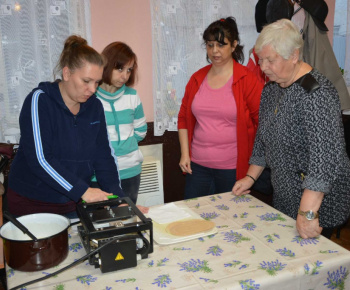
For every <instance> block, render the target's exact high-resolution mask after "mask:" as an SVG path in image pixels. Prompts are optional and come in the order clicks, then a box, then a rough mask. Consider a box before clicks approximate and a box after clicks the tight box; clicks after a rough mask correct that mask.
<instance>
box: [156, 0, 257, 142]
mask: <svg viewBox="0 0 350 290" xmlns="http://www.w3.org/2000/svg"><path fill="white" fill-rule="evenodd" d="M256 3H257V0H214V1H209V0H205V1H203V0H151V13H152V15H151V16H152V43H153V93H154V94H153V96H154V99H153V103H154V134H155V135H156V136H160V135H163V134H164V131H165V130H169V131H176V130H177V115H178V112H179V108H180V105H181V100H182V97H183V94H184V91H185V86H186V84H187V82H188V80H189V78H190V76H191V75H192V74H193V73H194V72H195V71H196V70H198V69H199V68H201V67H203V66H205V65H207V64H208V63H207V61H206V51H205V47H204V46H203V45H202V43H203V39H202V33H203V32H204V30H205V28H206V27H207V26H208V25H209V24H210V23H211V22H213V21H215V20H218V19H220V18H226V17H228V16H233V17H235V18H236V21H237V24H238V30H239V33H240V37H241V44H243V45H244V55H245V64H246V63H247V62H248V59H249V50H250V49H251V48H252V47H253V46H254V43H255V40H256V38H257V36H258V34H257V32H256V27H255V16H254V15H255V5H256Z"/></svg>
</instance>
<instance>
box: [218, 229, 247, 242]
mask: <svg viewBox="0 0 350 290" xmlns="http://www.w3.org/2000/svg"><path fill="white" fill-rule="evenodd" d="M224 241H227V242H229V243H235V244H238V243H240V242H242V241H250V238H248V237H244V236H243V235H242V234H240V233H238V232H234V231H232V230H231V231H229V232H225V233H224Z"/></svg>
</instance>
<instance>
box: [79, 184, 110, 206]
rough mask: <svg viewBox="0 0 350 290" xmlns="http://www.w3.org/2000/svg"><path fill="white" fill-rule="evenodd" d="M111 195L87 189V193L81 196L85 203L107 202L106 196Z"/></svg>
mask: <svg viewBox="0 0 350 290" xmlns="http://www.w3.org/2000/svg"><path fill="white" fill-rule="evenodd" d="M108 195H112V193H107V192H105V191H102V190H101V189H99V188H92V187H89V188H88V189H87V191H85V193H84V194H83V195H82V197H81V198H82V199H83V200H85V201H86V202H87V203H89V202H97V201H103V200H108V198H107V196H108Z"/></svg>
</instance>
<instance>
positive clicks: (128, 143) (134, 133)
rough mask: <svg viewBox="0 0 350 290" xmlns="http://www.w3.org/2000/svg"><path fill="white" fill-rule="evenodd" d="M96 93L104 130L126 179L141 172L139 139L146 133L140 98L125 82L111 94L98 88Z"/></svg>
mask: <svg viewBox="0 0 350 290" xmlns="http://www.w3.org/2000/svg"><path fill="white" fill-rule="evenodd" d="M96 96H97V97H98V99H99V100H100V101H101V102H102V105H103V109H104V111H105V116H106V123H107V131H108V135H109V139H110V141H111V144H112V147H113V149H114V154H115V155H116V156H117V160H118V165H119V174H120V178H121V179H127V178H131V177H134V176H136V175H138V174H140V173H141V164H142V161H143V156H142V153H141V151H140V150H139V146H138V142H140V141H141V140H143V139H144V138H145V136H146V133H147V124H146V118H145V114H144V112H143V107H142V103H141V100H140V97H139V96H138V95H137V92H136V90H134V89H133V88H130V87H127V86H125V85H123V86H122V87H121V88H120V89H119V90H118V91H116V92H115V93H113V94H111V93H109V92H106V91H105V90H103V89H101V88H100V87H98V89H97V92H96ZM95 180H96V179H93V181H95Z"/></svg>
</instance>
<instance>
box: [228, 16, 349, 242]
mask: <svg viewBox="0 0 350 290" xmlns="http://www.w3.org/2000/svg"><path fill="white" fill-rule="evenodd" d="M255 51H256V53H257V55H258V57H259V64H260V67H261V69H262V71H263V72H264V74H265V75H266V76H267V77H268V78H269V79H270V82H269V83H267V84H266V85H265V87H264V90H263V92H262V96H261V105H260V115H259V127H258V132H257V135H256V138H255V144H254V149H253V153H252V156H251V158H250V167H249V170H248V175H249V176H246V177H244V178H242V179H240V180H238V181H237V182H236V184H235V185H234V187H233V189H232V192H233V194H234V195H242V194H246V193H249V189H250V187H251V186H252V185H253V183H254V179H257V178H258V177H259V175H260V173H261V172H262V170H263V168H264V167H265V166H269V167H270V168H271V179H272V185H273V189H274V193H273V205H274V207H275V208H276V209H278V210H280V211H281V212H283V213H284V214H286V215H288V216H290V217H292V218H294V219H296V228H297V230H298V232H299V234H300V236H301V237H302V238H304V239H305V238H313V237H316V236H318V235H319V234H321V233H322V235H324V236H326V237H328V238H330V237H331V235H332V232H333V229H334V227H336V226H339V225H341V224H342V223H344V222H345V221H346V220H347V219H348V216H349V212H350V211H349V210H350V178H349V176H350V161H349V158H348V156H347V154H346V151H345V142H344V131H343V125H342V120H341V111H340V102H339V96H338V93H337V90H336V89H335V87H334V86H333V84H332V83H331V82H330V81H329V80H328V79H327V78H326V77H325V76H323V75H322V74H320V73H319V72H318V71H317V70H316V69H314V68H312V67H311V66H310V65H309V64H307V63H305V62H303V61H302V52H303V39H302V36H301V34H300V32H299V29H298V28H297V26H296V25H295V24H293V22H291V21H290V20H287V19H281V20H278V21H276V22H274V23H272V24H269V25H267V26H265V27H264V28H263V30H262V32H261V34H260V35H259V37H258V39H257V41H256V44H255Z"/></svg>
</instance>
